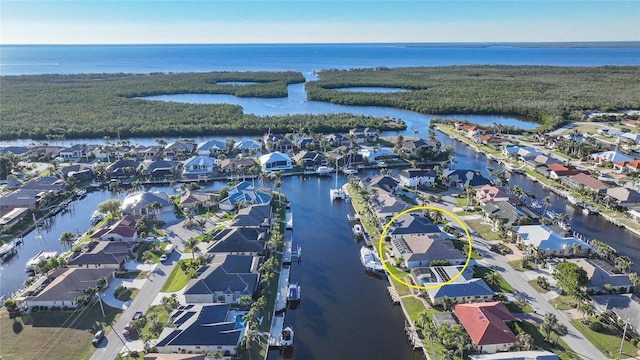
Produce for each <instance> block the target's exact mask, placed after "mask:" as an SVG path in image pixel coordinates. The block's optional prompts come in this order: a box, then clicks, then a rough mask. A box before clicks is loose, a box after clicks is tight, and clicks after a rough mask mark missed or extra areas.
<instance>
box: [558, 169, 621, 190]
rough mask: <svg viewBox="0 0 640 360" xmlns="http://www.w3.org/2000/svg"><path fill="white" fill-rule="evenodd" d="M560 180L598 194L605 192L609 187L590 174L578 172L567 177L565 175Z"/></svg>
mask: <svg viewBox="0 0 640 360" xmlns="http://www.w3.org/2000/svg"><path fill="white" fill-rule="evenodd" d="M562 182H563V183H564V184H566V185H568V186H570V187H574V188H579V189H589V190H592V191H595V192H596V193H598V194H604V193H606V191H607V189H608V188H609V185H607V184H605V183H603V182H602V181H600V180H598V179H596V178H594V177H592V176H591V175H587V174H584V173H579V174H575V175H571V176H569V177H565V178H563V179H562Z"/></svg>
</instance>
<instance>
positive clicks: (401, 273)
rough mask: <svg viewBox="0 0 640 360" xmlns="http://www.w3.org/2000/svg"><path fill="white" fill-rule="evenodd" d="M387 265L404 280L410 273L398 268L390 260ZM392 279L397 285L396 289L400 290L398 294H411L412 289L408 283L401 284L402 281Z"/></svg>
mask: <svg viewBox="0 0 640 360" xmlns="http://www.w3.org/2000/svg"><path fill="white" fill-rule="evenodd" d="M387 266H388V267H389V269H390V270H391V273H392V274H393V275H395V276H397V277H398V278H399V279H402V281H404V277H405V276H407V275H409V273H408V272H405V271H402V270H400V269H398V268H397V267H395V266H393V265H392V264H389V262H387ZM391 281H393V284H394V285H395V287H396V290H398V295H400V296H404V295H409V294H410V293H411V290H410V289H409V287H408V286H407V285H404V284H401V283H400V282H398V281H397V280H396V279H394V278H391Z"/></svg>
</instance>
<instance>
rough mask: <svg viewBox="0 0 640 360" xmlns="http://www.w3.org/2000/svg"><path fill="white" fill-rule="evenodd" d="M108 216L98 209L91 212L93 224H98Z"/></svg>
mask: <svg viewBox="0 0 640 360" xmlns="http://www.w3.org/2000/svg"><path fill="white" fill-rule="evenodd" d="M105 216H107V215H106V214H105V213H102V212H100V211H98V210H95V211H94V212H92V213H91V218H90V219H91V224H94V225H95V224H96V223H98V222H100V221H102V220H103V219H104V217H105Z"/></svg>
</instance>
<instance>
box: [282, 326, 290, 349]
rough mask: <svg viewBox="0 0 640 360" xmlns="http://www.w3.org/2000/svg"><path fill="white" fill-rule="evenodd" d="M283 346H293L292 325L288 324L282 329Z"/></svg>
mask: <svg viewBox="0 0 640 360" xmlns="http://www.w3.org/2000/svg"><path fill="white" fill-rule="evenodd" d="M280 345H282V347H290V346H293V329H292V328H291V327H290V326H287V327H286V328H284V330H282V341H281V342H280Z"/></svg>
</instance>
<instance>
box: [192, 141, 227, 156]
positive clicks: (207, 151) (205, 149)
mask: <svg viewBox="0 0 640 360" xmlns="http://www.w3.org/2000/svg"><path fill="white" fill-rule="evenodd" d="M225 148H226V142H224V141H220V140H209V141H205V142H201V143H200V144H198V147H197V148H196V153H197V154H198V155H199V156H214V155H215V154H217V153H219V152H221V151H224V150H225Z"/></svg>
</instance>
